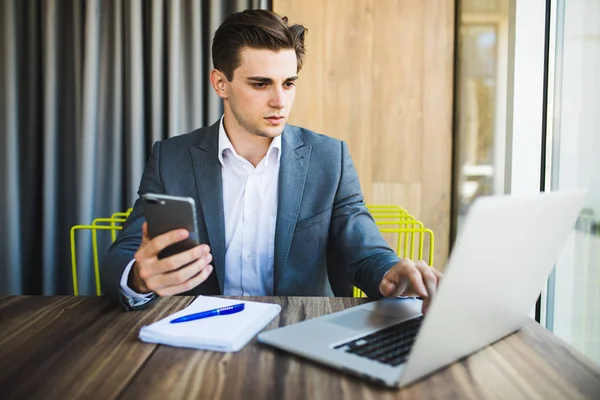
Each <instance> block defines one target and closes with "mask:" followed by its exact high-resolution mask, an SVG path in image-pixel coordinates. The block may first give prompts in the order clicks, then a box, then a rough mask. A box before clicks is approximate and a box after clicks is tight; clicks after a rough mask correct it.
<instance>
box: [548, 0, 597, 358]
mask: <svg viewBox="0 0 600 400" xmlns="http://www.w3.org/2000/svg"><path fill="white" fill-rule="evenodd" d="M551 21H552V22H551V24H552V27H551V31H553V32H555V44H554V48H552V49H551V50H550V51H551V54H552V56H553V57H552V58H551V61H552V62H553V63H552V64H551V65H550V71H551V72H552V74H551V75H553V79H552V81H551V82H550V84H551V86H553V87H552V90H551V95H552V96H551V99H550V103H549V104H548V106H549V116H550V117H549V120H548V127H549V129H548V135H549V139H551V141H549V143H550V142H551V143H552V146H551V148H550V149H549V152H548V153H547V154H548V156H547V165H548V167H549V169H550V174H549V175H550V176H549V179H550V182H549V183H550V187H551V188H552V190H559V189H577V188H581V189H587V190H588V197H587V203H586V206H585V208H584V210H583V211H582V213H581V215H580V217H579V220H578V221H577V225H576V227H575V229H574V230H573V232H572V234H571V236H570V237H569V240H568V242H567V244H566V245H565V247H564V248H563V250H562V253H561V256H560V258H559V260H558V262H557V265H556V269H555V271H554V273H553V274H552V276H551V277H550V280H549V281H548V290H547V302H546V312H545V314H546V318H545V322H546V326H547V327H548V329H550V330H552V331H553V332H554V333H555V334H556V335H558V336H559V337H561V338H562V339H564V340H565V341H566V342H568V343H570V344H571V345H573V346H574V347H575V348H576V349H578V350H579V351H581V352H582V353H584V354H586V355H587V356H589V357H590V358H592V359H593V360H595V361H597V362H598V363H600V1H598V0H558V1H556V2H555V6H554V8H553V17H552V20H551ZM549 223H551V221H550V222H549Z"/></svg>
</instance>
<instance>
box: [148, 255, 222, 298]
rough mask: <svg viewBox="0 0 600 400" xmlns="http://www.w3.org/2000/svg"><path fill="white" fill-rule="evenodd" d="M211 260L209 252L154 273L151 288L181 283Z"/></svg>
mask: <svg viewBox="0 0 600 400" xmlns="http://www.w3.org/2000/svg"><path fill="white" fill-rule="evenodd" d="M211 261H212V255H211V254H210V253H209V254H207V255H205V256H203V257H201V258H199V259H197V260H195V261H194V262H192V263H191V264H189V265H186V266H185V267H183V268H180V269H178V270H177V271H172V272H168V273H163V274H159V275H155V276H154V277H153V278H152V283H151V285H152V286H153V289H162V288H165V287H168V286H176V285H181V284H182V283H184V282H186V281H187V280H189V279H190V278H192V277H193V276H196V275H197V274H198V273H200V271H202V270H203V269H204V268H206V267H207V266H208V265H209V264H210V263H211Z"/></svg>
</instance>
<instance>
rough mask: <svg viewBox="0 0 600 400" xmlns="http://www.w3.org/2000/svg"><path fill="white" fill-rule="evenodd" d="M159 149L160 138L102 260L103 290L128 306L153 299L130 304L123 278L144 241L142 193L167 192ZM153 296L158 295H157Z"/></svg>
mask: <svg viewBox="0 0 600 400" xmlns="http://www.w3.org/2000/svg"><path fill="white" fill-rule="evenodd" d="M160 151H161V145H160V142H156V143H155V144H154V147H153V148H152V153H151V155H150V159H149V160H148V163H147V164H146V169H145V170H144V173H143V175H142V180H141V182H140V186H139V189H138V196H139V197H138V199H137V200H136V202H135V204H134V206H133V211H132V212H131V214H130V215H129V217H128V218H127V221H125V223H124V224H123V229H122V230H121V232H120V233H119V235H118V237H117V240H115V241H114V242H113V243H112V245H111V246H110V247H109V249H108V252H107V254H106V256H105V257H104V260H103V261H102V263H101V268H100V282H101V286H102V291H103V292H104V294H106V295H107V296H109V297H111V298H113V299H114V300H116V301H118V302H119V303H121V304H122V305H123V306H124V307H125V308H126V309H127V310H132V309H141V308H145V307H147V306H148V305H150V304H151V303H152V301H149V302H147V303H144V304H143V305H141V306H139V307H135V308H134V307H131V306H130V305H129V303H128V302H127V301H126V300H125V299H124V296H123V294H122V293H121V286H120V280H121V276H122V275H123V271H124V270H125V267H126V266H127V264H129V262H130V261H131V260H132V259H133V257H134V255H135V252H136V251H137V250H138V248H139V247H140V244H141V243H142V224H143V223H144V221H145V219H144V214H143V209H142V202H141V196H142V195H143V194H145V193H161V194H162V193H164V192H165V188H164V185H163V183H162V179H161V177H160ZM154 298H157V296H155V297H154Z"/></svg>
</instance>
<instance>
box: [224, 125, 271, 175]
mask: <svg viewBox="0 0 600 400" xmlns="http://www.w3.org/2000/svg"><path fill="white" fill-rule="evenodd" d="M223 119H224V116H223V117H221V122H220V123H219V153H218V157H219V162H220V163H221V165H222V166H225V163H224V161H223V154H224V153H225V150H227V149H229V150H231V152H232V153H233V154H234V155H236V156H238V157H239V155H238V153H237V152H236V151H235V149H234V148H233V145H232V144H231V141H230V140H229V137H228V136H227V133H226V132H225V125H224V124H223ZM282 134H283V133H282ZM273 149H277V162H279V161H280V160H281V135H279V136H276V137H275V138H273V141H272V142H271V145H270V146H269V149H268V150H267V155H266V156H265V158H266V160H265V164H266V165H267V166H268V165H269V156H270V154H271V153H272V152H273V151H275V150H273Z"/></svg>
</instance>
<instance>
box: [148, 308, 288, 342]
mask: <svg viewBox="0 0 600 400" xmlns="http://www.w3.org/2000/svg"><path fill="white" fill-rule="evenodd" d="M239 303H244V304H245V306H244V310H242V311H240V312H238V313H235V314H228V315H218V316H214V317H208V318H202V319H198V320H195V321H188V322H181V323H177V324H171V323H170V321H171V320H173V319H175V318H179V317H182V316H184V315H189V314H194V313H198V312H201V311H207V310H213V309H215V308H220V307H226V306H230V305H234V304H239ZM280 311H281V307H280V306H279V304H270V303H258V302H254V301H244V300H234V299H223V298H217V297H206V296H198V298H197V299H195V300H194V301H193V302H192V303H191V304H190V305H189V306H188V307H186V308H185V309H183V310H181V311H178V312H176V313H175V314H173V315H170V316H168V317H167V318H164V319H162V320H160V321H158V322H155V323H153V324H151V325H148V326H144V327H142V329H141V330H140V335H139V337H140V339H141V340H142V341H144V342H148V343H160V344H166V345H170V346H177V347H191V348H195V349H204V350H214V351H224V352H235V351H239V350H241V349H242V348H243V347H244V346H245V345H246V344H247V343H248V342H249V341H250V340H251V339H252V338H253V337H254V336H255V335H256V334H258V332H260V331H261V330H262V329H263V328H264V327H265V326H267V325H268V324H269V322H271V321H272V320H273V318H275V317H276V316H277V315H278V314H279V312H280Z"/></svg>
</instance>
